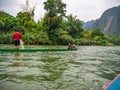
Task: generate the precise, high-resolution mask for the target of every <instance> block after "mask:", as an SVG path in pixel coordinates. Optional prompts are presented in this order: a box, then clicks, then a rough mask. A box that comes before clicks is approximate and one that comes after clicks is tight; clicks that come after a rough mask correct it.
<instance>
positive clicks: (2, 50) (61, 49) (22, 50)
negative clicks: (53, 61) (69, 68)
mask: <svg viewBox="0 0 120 90" xmlns="http://www.w3.org/2000/svg"><path fill="white" fill-rule="evenodd" d="M74 50H77V49H67V48H60V49H41V48H31V49H29V48H26V49H18V50H17V49H0V52H47V51H50V52H52V51H54V52H55V51H74Z"/></svg>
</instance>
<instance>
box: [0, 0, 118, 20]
mask: <svg viewBox="0 0 120 90" xmlns="http://www.w3.org/2000/svg"><path fill="white" fill-rule="evenodd" d="M29 1H30V6H31V7H33V6H35V7H36V9H35V17H34V18H35V20H38V19H40V18H42V17H43V15H44V14H45V10H44V9H43V8H44V5H43V2H45V1H47V0H29ZM62 1H63V2H64V3H66V4H67V7H66V10H67V15H69V14H72V15H73V16H77V18H79V19H80V20H82V21H85V22H86V21H90V20H95V19H98V18H100V16H101V15H102V13H103V12H104V11H105V10H107V9H109V8H112V7H115V6H119V5H120V0H62ZM25 2H26V0H0V9H2V10H4V11H6V12H8V13H9V14H11V15H13V16H16V15H17V13H18V12H19V11H21V4H25Z"/></svg>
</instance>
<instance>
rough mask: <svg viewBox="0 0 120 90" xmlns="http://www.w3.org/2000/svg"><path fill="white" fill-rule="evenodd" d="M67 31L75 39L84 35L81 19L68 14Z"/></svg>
mask: <svg viewBox="0 0 120 90" xmlns="http://www.w3.org/2000/svg"><path fill="white" fill-rule="evenodd" d="M67 19H68V22H67V28H66V29H67V31H68V33H69V35H71V36H72V37H73V38H74V39H76V38H80V37H83V33H82V32H83V28H82V24H81V21H80V20H79V19H76V17H73V16H72V15H69V16H67Z"/></svg>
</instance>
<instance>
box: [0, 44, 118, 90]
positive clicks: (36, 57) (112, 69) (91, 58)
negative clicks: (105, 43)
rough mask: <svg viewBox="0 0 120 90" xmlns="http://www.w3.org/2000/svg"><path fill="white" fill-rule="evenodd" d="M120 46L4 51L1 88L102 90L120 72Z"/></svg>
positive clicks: (10, 89) (0, 60)
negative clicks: (74, 49)
mask: <svg viewBox="0 0 120 90" xmlns="http://www.w3.org/2000/svg"><path fill="white" fill-rule="evenodd" d="M119 68H120V47H119V46H118V47H102V46H99V47H98V46H81V47H79V50H77V51H68V52H35V53H17V52H15V53H5V52H4V53H2V52H0V90H102V88H103V87H104V86H105V85H106V84H107V83H108V82H110V81H111V80H112V79H113V78H114V77H115V76H116V75H117V74H118V73H120V69H119Z"/></svg>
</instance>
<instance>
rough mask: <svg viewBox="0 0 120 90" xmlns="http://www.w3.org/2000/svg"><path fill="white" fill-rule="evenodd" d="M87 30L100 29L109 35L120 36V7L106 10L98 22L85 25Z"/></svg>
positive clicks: (94, 21) (93, 21)
mask: <svg viewBox="0 0 120 90" xmlns="http://www.w3.org/2000/svg"><path fill="white" fill-rule="evenodd" d="M83 27H84V28H85V29H97V28H100V29H101V30H102V32H104V33H106V34H109V35H120V6H118V7H113V8H110V9H108V10H106V11H105V12H104V13H103V14H102V16H101V17H100V18H99V19H97V20H92V21H89V22H87V23H84V24H83Z"/></svg>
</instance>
